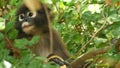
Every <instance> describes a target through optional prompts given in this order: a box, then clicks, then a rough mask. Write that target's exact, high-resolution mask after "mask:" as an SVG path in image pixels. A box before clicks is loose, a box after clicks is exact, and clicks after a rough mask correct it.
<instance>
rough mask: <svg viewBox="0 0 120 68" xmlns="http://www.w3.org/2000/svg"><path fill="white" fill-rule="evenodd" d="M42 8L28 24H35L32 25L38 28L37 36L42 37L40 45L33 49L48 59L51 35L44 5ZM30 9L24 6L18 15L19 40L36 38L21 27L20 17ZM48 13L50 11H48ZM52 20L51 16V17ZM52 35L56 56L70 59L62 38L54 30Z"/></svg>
mask: <svg viewBox="0 0 120 68" xmlns="http://www.w3.org/2000/svg"><path fill="white" fill-rule="evenodd" d="M41 7H42V8H40V9H39V10H38V11H37V16H36V17H35V18H33V19H30V20H28V22H33V23H32V24H33V25H34V26H35V27H36V28H35V30H36V32H38V34H37V35H39V36H40V40H39V43H37V44H36V45H34V46H33V48H32V49H31V50H32V51H33V52H34V53H35V54H36V55H40V56H45V57H47V56H48V55H49V54H50V35H49V28H48V20H47V17H46V13H45V9H44V7H43V4H41ZM28 11H29V9H28V8H27V7H26V6H25V5H22V6H21V7H20V8H19V9H18V10H17V13H16V23H15V27H16V29H17V30H18V31H19V34H18V35H19V36H18V38H23V37H25V38H31V37H32V36H34V34H26V33H25V32H23V30H22V28H21V25H22V23H23V22H19V20H18V16H19V14H21V13H26V12H28ZM48 11H50V10H49V9H48ZM50 18H51V16H50ZM52 34H53V52H54V54H56V55H58V56H60V57H62V58H63V59H68V58H69V53H68V52H67V50H66V48H65V45H64V44H63V42H62V40H61V38H60V36H59V35H58V33H57V32H56V31H55V30H54V29H53V28H52Z"/></svg>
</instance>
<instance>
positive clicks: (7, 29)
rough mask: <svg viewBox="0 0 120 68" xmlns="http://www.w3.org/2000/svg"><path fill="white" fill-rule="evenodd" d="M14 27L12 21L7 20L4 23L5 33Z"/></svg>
mask: <svg viewBox="0 0 120 68" xmlns="http://www.w3.org/2000/svg"><path fill="white" fill-rule="evenodd" d="M13 27H14V23H13V22H9V23H7V24H6V28H5V32H6V33H7V32H8V31H9V30H11V29H12V28H13Z"/></svg>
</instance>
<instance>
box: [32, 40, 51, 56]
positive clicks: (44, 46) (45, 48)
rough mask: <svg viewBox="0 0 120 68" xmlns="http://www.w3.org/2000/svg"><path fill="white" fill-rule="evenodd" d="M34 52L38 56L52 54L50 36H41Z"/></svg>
mask: <svg viewBox="0 0 120 68" xmlns="http://www.w3.org/2000/svg"><path fill="white" fill-rule="evenodd" d="M33 52H34V53H35V54H36V55H37V56H43V57H47V56H48V55H49V54H50V42H49V38H40V41H39V42H38V43H37V44H36V45H34V47H33Z"/></svg>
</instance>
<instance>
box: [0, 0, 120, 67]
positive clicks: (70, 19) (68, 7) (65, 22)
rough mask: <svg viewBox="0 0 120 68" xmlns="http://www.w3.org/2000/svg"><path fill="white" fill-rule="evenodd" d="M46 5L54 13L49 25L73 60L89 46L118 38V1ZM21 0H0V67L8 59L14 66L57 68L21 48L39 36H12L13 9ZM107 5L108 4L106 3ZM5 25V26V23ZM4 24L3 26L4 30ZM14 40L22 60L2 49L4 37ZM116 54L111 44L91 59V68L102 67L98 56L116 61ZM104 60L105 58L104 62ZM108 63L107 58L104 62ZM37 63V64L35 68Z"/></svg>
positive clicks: (66, 0)
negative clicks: (57, 33) (59, 37)
mask: <svg viewBox="0 0 120 68" xmlns="http://www.w3.org/2000/svg"><path fill="white" fill-rule="evenodd" d="M43 2H45V3H48V4H50V8H51V9H52V13H53V15H54V21H53V23H52V25H53V27H54V28H56V29H57V31H58V32H59V33H60V34H61V36H62V38H63V41H64V42H65V44H66V47H67V49H68V51H69V52H70V53H71V55H72V57H73V58H74V59H75V58H76V57H78V56H81V55H83V54H85V53H86V52H89V51H91V50H93V49H97V48H102V47H106V46H110V45H115V44H112V43H111V40H113V39H118V38H120V23H119V22H120V10H119V9H120V6H119V4H117V2H118V0H114V1H113V2H112V5H109V4H108V3H107V2H106V0H105V1H103V0H44V1H43ZM21 3H22V0H9V1H5V0H0V31H1V32H0V67H4V60H7V61H9V62H10V63H11V64H12V65H13V66H15V67H16V68H57V67H58V66H57V67H56V66H55V67H54V66H52V65H50V63H48V64H42V63H41V62H42V60H43V59H44V58H42V57H35V56H34V55H33V54H32V53H31V51H30V50H28V49H26V48H24V47H25V45H26V44H29V45H30V46H32V45H33V44H35V43H36V42H37V40H38V39H39V38H38V37H36V36H35V37H33V39H32V40H30V41H28V40H27V39H25V38H23V39H16V37H17V33H18V31H16V30H15V29H14V20H15V11H16V9H17V8H18V7H19V5H20V4H21ZM106 4H108V5H106ZM5 24H6V25H5ZM4 27H5V29H4ZM5 37H8V38H9V39H10V40H15V43H14V46H15V47H17V48H19V49H22V52H21V53H22V56H23V57H22V59H16V58H15V57H13V56H9V50H7V49H5V46H4V45H5V41H4V38H5ZM119 56H120V55H118V54H117V53H116V50H115V47H114V46H113V48H112V49H110V50H109V52H107V53H105V54H103V55H100V56H96V57H94V58H92V59H93V60H92V62H93V65H90V67H91V68H96V67H105V68H108V67H110V66H111V65H110V64H109V63H108V64H107V63H104V62H100V60H99V61H98V62H97V63H96V65H95V63H94V62H96V61H97V60H98V59H99V58H100V57H103V58H104V59H103V58H102V59H103V60H105V59H106V58H108V59H110V60H111V61H110V62H112V60H114V61H115V62H117V61H120V59H119V58H118V57H119ZM108 59H106V61H108ZM108 62H109V61H108ZM36 66H37V67H36Z"/></svg>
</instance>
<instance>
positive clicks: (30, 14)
mask: <svg viewBox="0 0 120 68" xmlns="http://www.w3.org/2000/svg"><path fill="white" fill-rule="evenodd" d="M27 16H28V17H30V18H34V17H35V16H36V12H28V13H27Z"/></svg>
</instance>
